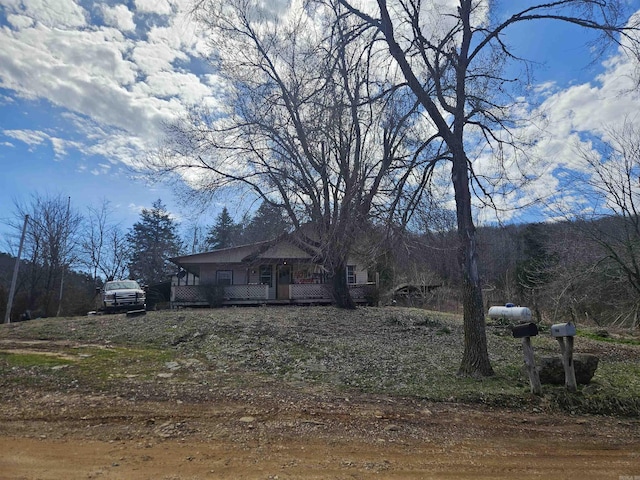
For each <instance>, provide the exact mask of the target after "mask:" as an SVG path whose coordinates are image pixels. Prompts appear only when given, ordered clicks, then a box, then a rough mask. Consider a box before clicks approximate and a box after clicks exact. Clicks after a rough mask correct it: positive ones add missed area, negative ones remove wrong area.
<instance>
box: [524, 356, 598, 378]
mask: <svg viewBox="0 0 640 480" xmlns="http://www.w3.org/2000/svg"><path fill="white" fill-rule="evenodd" d="M599 361H600V359H599V358H598V357H597V356H596V355H591V354H589V353H575V354H574V355H573V369H574V371H575V373H576V382H577V383H578V385H587V384H589V382H591V379H592V378H593V375H594V374H595V373H596V369H597V368H598V362H599ZM536 365H537V368H538V373H539V374H540V383H546V384H551V385H564V367H563V366H562V357H561V356H560V355H557V356H552V357H540V358H539V359H538V360H537V362H536Z"/></svg>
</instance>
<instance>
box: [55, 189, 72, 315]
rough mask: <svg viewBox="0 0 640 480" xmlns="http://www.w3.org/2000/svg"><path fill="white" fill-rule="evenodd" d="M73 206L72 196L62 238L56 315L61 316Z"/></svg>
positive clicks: (69, 199)
mask: <svg viewBox="0 0 640 480" xmlns="http://www.w3.org/2000/svg"><path fill="white" fill-rule="evenodd" d="M70 208H71V197H69V198H68V200H67V218H66V220H65V224H64V227H65V232H64V237H63V238H62V272H61V273H60V295H59V296H58V311H57V312H56V317H59V316H60V311H61V310H62V288H63V287H64V271H65V270H66V265H65V263H64V261H65V257H66V255H67V237H68V236H69V209H70Z"/></svg>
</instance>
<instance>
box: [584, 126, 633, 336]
mask: <svg viewBox="0 0 640 480" xmlns="http://www.w3.org/2000/svg"><path fill="white" fill-rule="evenodd" d="M605 137H606V143H602V144H601V145H600V148H599V149H598V150H595V149H585V148H578V149H577V150H578V154H579V156H580V158H581V159H582V160H583V161H584V163H585V165H586V167H587V170H586V172H585V175H584V176H583V177H582V179H581V180H582V182H583V185H584V187H585V190H584V197H585V198H587V199H590V202H589V203H588V204H587V205H585V206H584V207H586V208H584V212H585V213H583V214H581V215H579V216H578V221H576V222H574V223H573V225H574V226H575V227H576V228H577V229H578V230H579V231H580V232H582V233H583V234H584V235H585V236H586V237H587V238H589V239H590V240H591V241H592V242H594V243H595V244H597V245H598V246H599V247H600V255H599V258H598V259H597V264H598V265H599V267H600V268H598V269H597V270H598V271H599V272H600V274H601V275H602V274H605V273H606V277H607V278H608V281H609V282H615V283H620V282H621V281H622V283H624V284H626V285H627V286H628V287H630V290H631V296H630V299H632V301H631V302H629V301H627V302H624V304H626V305H619V307H625V306H626V308H627V309H628V310H627V315H621V318H622V319H624V318H625V316H630V317H631V324H632V325H633V326H635V325H637V324H638V317H639V315H640V215H639V213H640V127H638V125H636V124H635V123H634V122H633V121H631V120H630V119H627V120H626V121H625V122H624V123H623V125H622V126H621V127H619V128H613V127H610V128H607V129H606V135H605ZM628 298H629V297H628ZM629 303H630V305H629Z"/></svg>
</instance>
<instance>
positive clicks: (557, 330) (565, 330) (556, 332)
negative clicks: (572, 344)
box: [551, 322, 576, 337]
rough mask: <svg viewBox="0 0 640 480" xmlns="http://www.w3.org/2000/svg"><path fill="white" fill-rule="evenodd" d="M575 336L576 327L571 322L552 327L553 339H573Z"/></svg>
mask: <svg viewBox="0 0 640 480" xmlns="http://www.w3.org/2000/svg"><path fill="white" fill-rule="evenodd" d="M575 334H576V326H575V325H574V324H573V323H571V322H568V323H556V324H555V325H551V336H552V337H573V336H574V335H575Z"/></svg>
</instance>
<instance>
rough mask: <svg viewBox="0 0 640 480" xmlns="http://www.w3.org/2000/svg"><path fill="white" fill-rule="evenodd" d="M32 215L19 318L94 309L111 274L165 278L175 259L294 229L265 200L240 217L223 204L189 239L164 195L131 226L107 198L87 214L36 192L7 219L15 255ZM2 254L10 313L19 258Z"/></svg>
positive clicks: (1, 284) (3, 292)
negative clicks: (97, 294)
mask: <svg viewBox="0 0 640 480" xmlns="http://www.w3.org/2000/svg"><path fill="white" fill-rule="evenodd" d="M27 216H28V222H27V226H26V231H25V233H26V235H25V241H24V247H23V251H22V255H21V257H22V258H21V266H20V270H19V276H18V282H17V289H16V295H15V301H14V305H13V308H12V311H13V312H12V318H13V319H18V318H19V317H20V316H23V317H35V316H47V317H49V316H59V315H61V314H62V315H74V314H86V313H87V312H88V311H90V310H93V309H94V308H95V302H94V301H93V299H94V297H95V291H96V287H99V286H101V285H102V284H103V283H104V282H105V281H107V280H112V279H122V278H131V279H135V280H138V281H139V282H140V283H141V284H143V285H147V286H149V285H153V284H157V283H161V282H166V281H168V280H170V278H171V275H173V274H174V273H176V272H175V270H176V268H177V267H176V266H175V265H174V264H173V263H171V262H170V258H172V257H176V256H179V255H183V254H191V253H199V252H202V251H207V250H213V249H219V248H227V247H230V246H234V245H239V244H240V243H243V242H244V243H253V242H258V241H264V240H268V239H271V238H275V237H277V236H278V235H280V234H282V233H284V232H286V231H287V230H288V229H289V224H288V223H287V222H286V219H285V218H284V217H283V215H282V213H281V212H278V211H277V210H274V209H273V208H272V207H270V206H269V205H264V204H263V205H260V206H259V207H258V209H257V210H256V211H255V212H253V213H246V214H245V215H244V216H243V217H242V218H241V219H240V220H239V221H238V222H236V221H234V220H233V218H232V217H231V215H230V214H229V211H228V209H227V208H226V207H224V208H223V210H222V211H221V213H220V214H219V215H218V216H217V217H216V219H215V221H214V222H212V223H211V224H210V225H205V226H204V227H199V226H194V227H193V229H192V230H193V231H194V233H195V234H194V235H193V236H192V235H189V234H187V235H186V236H184V237H182V236H181V234H180V224H179V222H178V221H177V220H176V219H175V217H174V216H172V215H171V213H170V212H168V211H167V209H166V206H165V205H164V204H163V203H162V201H161V200H157V201H155V202H154V203H153V204H152V206H151V208H143V209H142V211H141V213H140V218H139V220H138V221H137V222H136V223H134V224H133V226H132V227H131V228H129V229H126V228H124V227H123V226H122V225H121V224H120V223H119V222H117V221H116V220H115V219H114V218H113V217H114V212H113V209H112V207H111V205H110V203H109V202H108V201H106V200H105V201H104V202H103V203H102V204H101V205H100V206H98V207H96V206H91V207H89V208H88V209H87V210H86V211H85V212H84V213H82V212H80V211H79V210H78V209H76V208H75V207H74V206H73V205H72V204H71V202H70V199H69V197H65V196H63V195H61V194H59V195H40V194H34V195H33V196H32V197H31V198H30V199H29V200H28V201H25V202H16V203H15V205H14V213H13V219H12V220H9V222H8V223H9V226H10V227H11V228H12V230H13V232H14V233H13V236H12V238H13V241H11V240H9V244H10V245H9V247H10V248H9V250H11V251H13V252H14V255H17V243H18V239H19V238H20V236H21V232H22V229H23V226H24V219H25V217H27ZM199 232H200V233H199ZM0 260H1V261H0V310H2V312H1V313H2V318H4V314H5V310H6V306H7V298H8V294H9V288H10V282H11V277H12V272H13V268H14V266H15V257H12V256H11V255H8V254H3V255H2V257H1V258H0Z"/></svg>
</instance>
